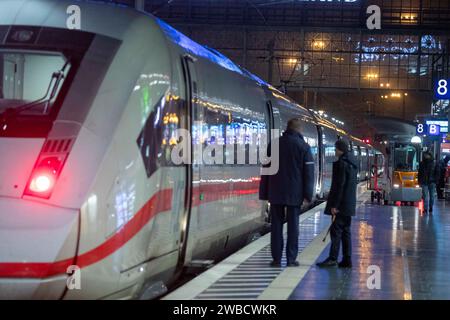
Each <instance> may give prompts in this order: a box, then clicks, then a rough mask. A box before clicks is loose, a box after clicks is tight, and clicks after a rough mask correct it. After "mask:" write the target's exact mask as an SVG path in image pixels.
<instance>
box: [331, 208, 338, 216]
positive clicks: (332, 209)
mask: <svg viewBox="0 0 450 320" xmlns="http://www.w3.org/2000/svg"><path fill="white" fill-rule="evenodd" d="M338 213H339V210H338V209H336V208H331V214H332V215H333V216H335V215H337V214H338Z"/></svg>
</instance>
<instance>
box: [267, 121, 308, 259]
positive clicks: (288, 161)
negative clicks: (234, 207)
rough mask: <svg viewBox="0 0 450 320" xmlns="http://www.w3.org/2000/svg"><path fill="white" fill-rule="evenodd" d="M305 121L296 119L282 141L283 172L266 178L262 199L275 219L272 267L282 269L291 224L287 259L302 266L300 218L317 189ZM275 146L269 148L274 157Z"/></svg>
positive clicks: (272, 238)
mask: <svg viewBox="0 0 450 320" xmlns="http://www.w3.org/2000/svg"><path fill="white" fill-rule="evenodd" d="M301 125H302V121H301V120H300V119H292V120H290V121H289V123H288V127H287V130H286V131H285V132H284V134H283V136H282V137H280V138H279V139H278V144H279V157H278V158H279V166H278V167H279V169H278V172H277V173H276V174H274V175H270V176H263V177H262V179H261V184H260V199H261V200H268V201H269V203H270V214H271V218H272V234H271V248H272V258H273V261H272V263H271V266H273V267H280V266H281V257H282V253H283V242H284V240H283V223H284V221H285V215H286V218H287V219H286V220H287V223H288V238H287V245H286V257H287V265H288V266H290V267H291V266H298V265H299V263H298V262H297V261H296V260H297V255H298V235H299V226H298V224H299V215H300V213H301V206H302V204H303V202H304V201H305V202H307V203H309V202H311V201H312V198H313V189H314V159H313V156H312V153H311V148H310V146H309V145H308V144H307V143H306V142H305V140H304V138H303V136H302V134H301V133H300V130H301ZM270 148H271V145H269V154H270Z"/></svg>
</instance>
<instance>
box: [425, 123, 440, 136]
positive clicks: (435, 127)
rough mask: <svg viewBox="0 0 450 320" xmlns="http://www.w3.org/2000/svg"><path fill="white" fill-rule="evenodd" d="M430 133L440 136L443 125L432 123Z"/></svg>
mask: <svg viewBox="0 0 450 320" xmlns="http://www.w3.org/2000/svg"><path fill="white" fill-rule="evenodd" d="M428 134H429V135H430V136H439V135H440V134H441V126H438V125H437V124H430V125H429V126H428Z"/></svg>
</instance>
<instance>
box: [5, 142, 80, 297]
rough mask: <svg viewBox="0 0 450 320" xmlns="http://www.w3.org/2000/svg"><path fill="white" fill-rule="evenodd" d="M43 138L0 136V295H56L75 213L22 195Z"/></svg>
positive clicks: (72, 252) (69, 253) (73, 240)
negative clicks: (8, 137)
mask: <svg viewBox="0 0 450 320" xmlns="http://www.w3.org/2000/svg"><path fill="white" fill-rule="evenodd" d="M43 143H44V139H7V138H0V154H1V159H0V299H58V298H60V297H61V296H62V295H63V293H64V290H65V289H66V280H67V277H68V275H67V273H66V271H67V268H68V267H69V266H70V265H73V264H74V259H75V258H74V257H75V256H76V248H77V242H78V228H79V226H78V219H79V212H78V210H76V209H66V208H61V207H57V206H54V205H51V204H46V203H44V202H43V201H39V199H31V198H28V199H25V198H24V197H23V193H24V190H25V189H26V185H27V183H28V181H29V180H30V175H31V173H32V171H33V168H34V165H35V163H36V159H37V158H38V156H39V153H40V150H41V148H42V145H43Z"/></svg>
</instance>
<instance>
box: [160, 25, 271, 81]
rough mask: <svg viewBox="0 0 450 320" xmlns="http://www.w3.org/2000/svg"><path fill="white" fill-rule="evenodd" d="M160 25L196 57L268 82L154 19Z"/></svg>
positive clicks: (168, 35) (176, 42)
mask: <svg viewBox="0 0 450 320" xmlns="http://www.w3.org/2000/svg"><path fill="white" fill-rule="evenodd" d="M156 21H157V22H158V24H159V25H160V27H161V28H162V29H163V31H164V33H165V34H166V35H167V37H169V39H170V40H171V41H172V42H174V43H175V44H177V45H179V46H181V47H183V48H184V49H186V50H187V51H189V52H190V53H191V54H194V55H196V56H198V57H202V58H205V59H208V60H209V61H211V62H213V63H216V64H218V65H220V66H222V67H223V68H225V69H228V70H230V71H233V72H237V73H239V74H241V75H243V76H245V77H247V78H250V79H252V80H254V81H256V82H257V83H259V84H260V85H266V86H268V84H267V83H266V82H264V81H263V80H261V79H260V78H258V77H257V76H255V75H254V74H252V73H250V72H249V71H247V70H243V69H241V68H240V67H239V66H237V65H236V64H235V63H234V62H233V61H231V60H230V59H229V58H227V57H226V56H224V55H223V54H221V53H220V52H218V51H217V50H214V49H210V48H207V47H204V46H202V45H200V44H198V43H197V42H195V41H193V40H191V39H189V38H188V37H186V36H185V35H184V34H182V33H181V32H179V31H178V30H176V29H174V28H173V27H171V26H170V25H168V24H167V23H165V22H164V21H162V20H161V19H156Z"/></svg>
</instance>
